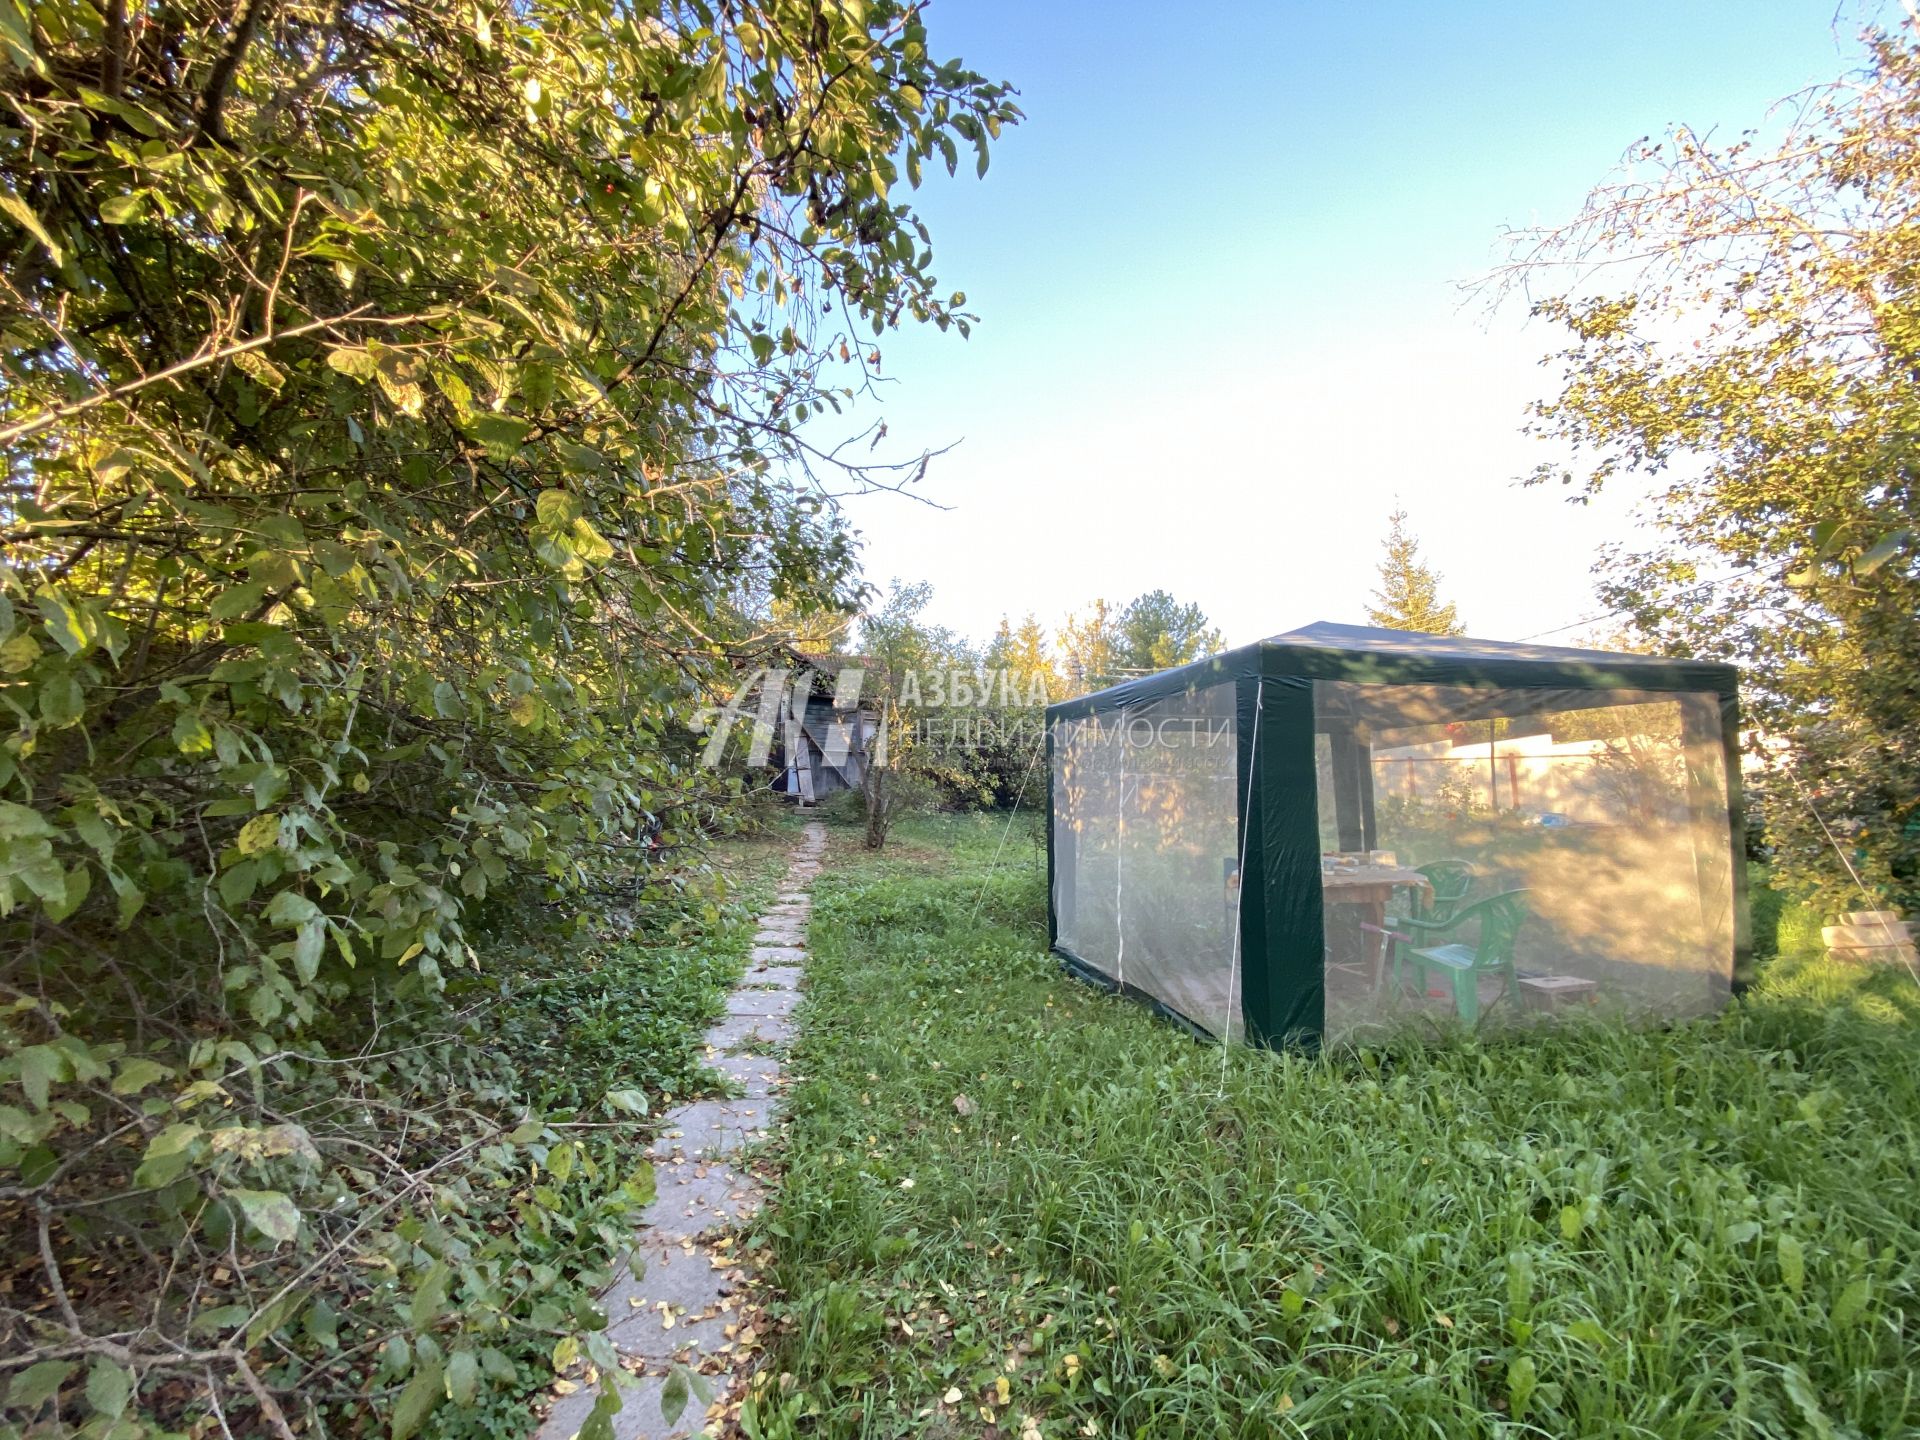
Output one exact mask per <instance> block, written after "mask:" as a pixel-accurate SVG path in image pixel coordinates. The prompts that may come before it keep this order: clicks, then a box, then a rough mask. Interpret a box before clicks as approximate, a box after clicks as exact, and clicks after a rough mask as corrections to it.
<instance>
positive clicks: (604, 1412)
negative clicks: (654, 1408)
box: [577, 1376, 671, 1440]
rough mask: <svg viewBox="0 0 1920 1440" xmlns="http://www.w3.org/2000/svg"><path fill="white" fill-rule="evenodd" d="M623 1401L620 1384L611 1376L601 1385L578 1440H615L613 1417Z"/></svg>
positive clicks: (582, 1424) (581, 1427)
mask: <svg viewBox="0 0 1920 1440" xmlns="http://www.w3.org/2000/svg"><path fill="white" fill-rule="evenodd" d="M669 1383H671V1382H669ZM623 1403H624V1402H623V1401H622V1399H621V1396H620V1387H619V1385H617V1384H615V1383H614V1382H613V1378H612V1377H611V1376H609V1377H608V1382H607V1383H606V1384H605V1385H602V1386H601V1387H600V1394H599V1396H598V1398H596V1399H595V1400H594V1402H593V1409H592V1411H591V1412H589V1413H588V1415H587V1418H586V1420H585V1421H583V1422H582V1423H581V1426H580V1434H579V1436H578V1437H577V1440H613V1417H614V1416H616V1415H618V1414H619V1413H620V1407H621V1405H622V1404H623ZM663 1413H664V1412H663ZM669 1423H671V1422H669Z"/></svg>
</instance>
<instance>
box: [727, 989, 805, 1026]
mask: <svg viewBox="0 0 1920 1440" xmlns="http://www.w3.org/2000/svg"><path fill="white" fill-rule="evenodd" d="M799 1003H800V992H799V991H798V990H780V989H769V988H765V987H762V988H760V989H755V990H748V989H740V990H736V991H734V992H733V994H731V995H729V996H728V997H727V1014H729V1015H765V1016H770V1017H772V1018H774V1019H780V1020H784V1019H785V1018H786V1017H787V1016H789V1015H791V1014H792V1013H793V1007H794V1006H796V1005H798V1004H799Z"/></svg>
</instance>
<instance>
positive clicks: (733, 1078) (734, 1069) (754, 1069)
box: [706, 1055, 786, 1100]
mask: <svg viewBox="0 0 1920 1440" xmlns="http://www.w3.org/2000/svg"><path fill="white" fill-rule="evenodd" d="M706 1065H707V1068H708V1069H709V1070H714V1071H718V1072H719V1073H720V1074H722V1075H724V1076H726V1078H727V1080H728V1082H729V1083H730V1084H732V1085H733V1086H734V1087H735V1088H737V1089H738V1090H739V1091H740V1092H741V1093H740V1098H741V1099H743V1100H766V1099H769V1098H771V1097H772V1096H774V1095H777V1094H779V1093H780V1091H781V1089H782V1088H783V1083H782V1082H783V1081H784V1080H785V1078H786V1077H785V1075H784V1074H783V1073H782V1071H781V1068H780V1062H779V1061H778V1060H775V1059H773V1058H772V1057H771V1056H767V1055H711V1056H708V1057H707V1061H706Z"/></svg>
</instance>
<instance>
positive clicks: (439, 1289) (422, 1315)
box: [407, 1260, 453, 1330]
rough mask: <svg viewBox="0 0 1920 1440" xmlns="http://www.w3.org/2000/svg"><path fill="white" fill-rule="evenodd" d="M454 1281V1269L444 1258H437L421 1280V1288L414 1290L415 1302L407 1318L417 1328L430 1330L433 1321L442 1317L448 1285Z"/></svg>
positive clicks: (409, 1309)
mask: <svg viewBox="0 0 1920 1440" xmlns="http://www.w3.org/2000/svg"><path fill="white" fill-rule="evenodd" d="M452 1281H453V1271H452V1269H451V1268H449V1267H448V1265H447V1262H446V1261H444V1260H436V1261H434V1262H433V1265H432V1267H431V1268H430V1269H428V1271H427V1273H426V1275H425V1276H424V1277H422V1279H421V1281H420V1288H419V1289H417V1290H415V1291H414V1292H413V1304H412V1305H411V1306H410V1307H409V1308H408V1311H407V1318H408V1320H409V1322H410V1323H411V1324H412V1326H413V1328H414V1329H415V1330H430V1329H432V1328H433V1322H434V1321H435V1320H438V1319H439V1318H440V1312H441V1311H442V1310H444V1309H445V1308H446V1304H447V1287H448V1286H449V1285H450V1284H451V1283H452Z"/></svg>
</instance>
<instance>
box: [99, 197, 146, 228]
mask: <svg viewBox="0 0 1920 1440" xmlns="http://www.w3.org/2000/svg"><path fill="white" fill-rule="evenodd" d="M146 208H147V192H146V191H145V190H133V191H129V192H128V193H127V194H125V195H110V196H108V197H107V198H106V199H105V200H103V201H101V203H100V218H101V219H102V220H103V221H105V222H106V223H107V224H109V225H125V224H126V223H127V222H128V221H130V220H137V219H139V218H140V215H141V213H142V212H143V211H144V210H145V209H146Z"/></svg>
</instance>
